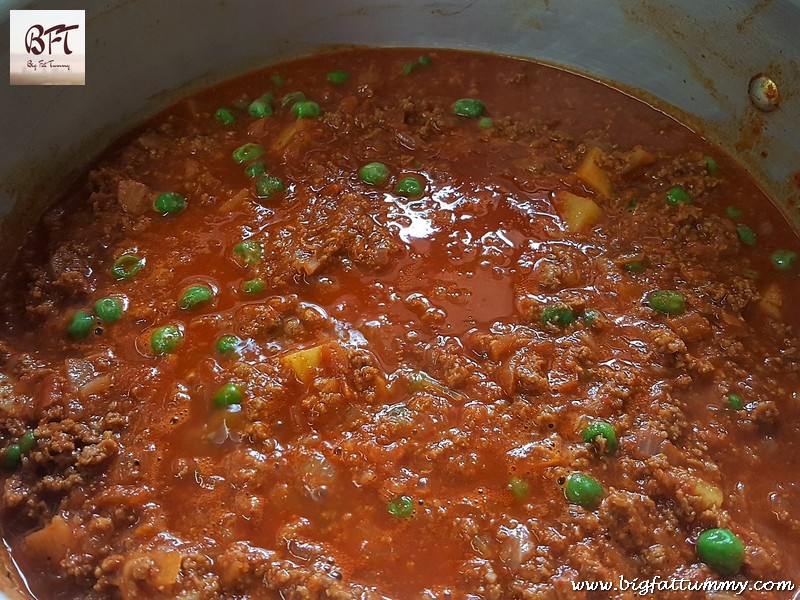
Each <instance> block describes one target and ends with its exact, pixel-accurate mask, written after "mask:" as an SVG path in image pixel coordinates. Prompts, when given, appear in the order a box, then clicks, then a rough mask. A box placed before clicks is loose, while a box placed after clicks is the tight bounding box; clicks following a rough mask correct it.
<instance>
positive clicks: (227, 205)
mask: <svg viewBox="0 0 800 600" xmlns="http://www.w3.org/2000/svg"><path fill="white" fill-rule="evenodd" d="M249 197H250V190H247V189H243V190H239V191H238V192H237V193H236V194H235V195H234V196H232V197H231V198H228V199H227V200H226V201H225V202H223V203H222V204H221V205H220V207H219V210H220V212H231V211H232V210H236V209H237V208H239V207H240V206H241V205H242V204H244V202H245V201H246V200H247V199H248V198H249Z"/></svg>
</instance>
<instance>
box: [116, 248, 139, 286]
mask: <svg viewBox="0 0 800 600" xmlns="http://www.w3.org/2000/svg"><path fill="white" fill-rule="evenodd" d="M144 263H145V259H143V258H141V257H139V256H136V255H135V254H123V255H122V256H120V257H119V258H118V259H117V260H115V261H114V264H113V265H111V275H113V276H114V279H116V280H117V281H122V280H124V279H131V278H132V277H134V276H135V275H136V274H137V273H138V272H139V271H141V270H142V267H144Z"/></svg>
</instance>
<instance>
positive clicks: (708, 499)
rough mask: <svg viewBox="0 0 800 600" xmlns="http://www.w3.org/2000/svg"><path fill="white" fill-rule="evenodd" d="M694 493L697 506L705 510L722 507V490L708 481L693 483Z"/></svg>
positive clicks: (697, 480) (700, 480)
mask: <svg viewBox="0 0 800 600" xmlns="http://www.w3.org/2000/svg"><path fill="white" fill-rule="evenodd" d="M692 493H693V495H694V496H696V497H697V500H698V502H697V504H698V505H699V506H700V507H701V508H703V509H705V510H711V509H713V508H719V507H720V506H722V500H723V499H724V497H723V495H722V490H721V489H720V488H718V487H717V486H715V485H713V484H710V483H708V482H707V481H704V480H702V479H696V480H695V481H694V482H693V483H692Z"/></svg>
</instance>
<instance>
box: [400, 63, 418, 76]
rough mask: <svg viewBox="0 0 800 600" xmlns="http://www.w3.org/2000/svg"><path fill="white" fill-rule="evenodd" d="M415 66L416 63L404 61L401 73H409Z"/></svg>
mask: <svg viewBox="0 0 800 600" xmlns="http://www.w3.org/2000/svg"><path fill="white" fill-rule="evenodd" d="M417 66H418V63H406V64H404V65H403V75H411V73H413V72H414V69H416V68H417Z"/></svg>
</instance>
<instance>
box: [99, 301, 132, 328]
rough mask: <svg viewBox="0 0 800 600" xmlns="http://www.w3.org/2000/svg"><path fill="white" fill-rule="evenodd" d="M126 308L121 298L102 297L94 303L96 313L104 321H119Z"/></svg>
mask: <svg viewBox="0 0 800 600" xmlns="http://www.w3.org/2000/svg"><path fill="white" fill-rule="evenodd" d="M124 310H125V308H124V307H123V305H122V300H120V299H119V298H101V299H100V300H98V301H97V302H95V303H94V314H96V315H97V316H98V317H99V319H100V320H101V321H103V322H104V323H113V322H114V321H119V320H120V318H121V317H122V312H123V311H124Z"/></svg>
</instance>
